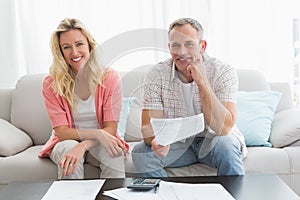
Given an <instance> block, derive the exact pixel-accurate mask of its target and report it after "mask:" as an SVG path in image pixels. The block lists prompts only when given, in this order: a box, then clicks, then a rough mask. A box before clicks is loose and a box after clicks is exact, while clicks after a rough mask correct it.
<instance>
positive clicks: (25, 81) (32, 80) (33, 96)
mask: <svg viewBox="0 0 300 200" xmlns="http://www.w3.org/2000/svg"><path fill="white" fill-rule="evenodd" d="M44 77H45V74H34V75H26V76H23V77H22V78H20V80H19V81H18V82H17V84H16V87H15V89H14V91H13V93H12V103H11V123H12V124H14V125H15V126H16V127H18V128H20V129H22V130H23V131H25V132H26V133H27V134H28V135H29V136H30V137H31V138H32V141H33V143H34V144H35V145H39V144H44V143H45V142H46V141H47V140H48V139H49V137H50V135H51V125H50V121H49V119H48V114H47V112H46V108H45V106H44V101H43V96H42V81H43V78H44Z"/></svg>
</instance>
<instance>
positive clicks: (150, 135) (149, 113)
mask: <svg viewBox="0 0 300 200" xmlns="http://www.w3.org/2000/svg"><path fill="white" fill-rule="evenodd" d="M151 117H154V118H163V111H162V110H148V109H143V110H142V134H143V138H144V142H145V143H146V144H147V145H149V146H151V142H152V140H153V139H154V138H155V136H154V132H153V129H152V126H151V123H150V119H151Z"/></svg>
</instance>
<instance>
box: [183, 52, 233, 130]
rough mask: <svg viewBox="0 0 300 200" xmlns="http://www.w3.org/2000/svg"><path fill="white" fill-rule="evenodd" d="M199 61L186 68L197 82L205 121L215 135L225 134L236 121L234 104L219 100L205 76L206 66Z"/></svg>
mask: <svg viewBox="0 0 300 200" xmlns="http://www.w3.org/2000/svg"><path fill="white" fill-rule="evenodd" d="M200 58H201V59H200V61H199V62H197V63H192V64H191V65H190V66H189V67H188V68H187V70H188V71H190V73H191V75H192V77H193V80H194V81H195V83H196V84H197V87H198V89H199V93H200V99H201V106H202V111H203V115H204V119H205V122H206V123H207V124H208V125H209V127H210V128H211V129H212V130H213V131H214V132H215V133H216V134H217V135H227V134H228V133H229V132H230V130H231V129H232V127H233V126H234V124H235V121H236V115H237V113H236V105H235V103H232V102H221V101H220V100H219V99H218V98H217V97H216V94H215V93H214V91H213V89H212V88H211V85H210V83H209V81H208V79H207V76H206V70H205V68H206V66H205V64H204V62H203V60H202V56H200Z"/></svg>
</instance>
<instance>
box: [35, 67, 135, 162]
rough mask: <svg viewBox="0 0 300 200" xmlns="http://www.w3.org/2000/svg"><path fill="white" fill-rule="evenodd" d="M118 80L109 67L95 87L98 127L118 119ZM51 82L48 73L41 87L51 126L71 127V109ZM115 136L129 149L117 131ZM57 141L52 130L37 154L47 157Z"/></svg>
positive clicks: (119, 109) (120, 100)
mask: <svg viewBox="0 0 300 200" xmlns="http://www.w3.org/2000/svg"><path fill="white" fill-rule="evenodd" d="M120 81H121V80H120V77H119V75H118V73H117V72H116V71H114V70H112V69H110V70H109V71H108V73H107V74H106V78H105V80H104V81H103V85H98V87H97V90H96V93H95V106H96V115H97V119H98V124H99V128H101V127H103V126H104V122H105V121H119V118H120V111H121V107H122V88H121V82H120ZM52 82H53V78H52V77H51V76H49V75H48V76H46V77H45V79H44V81H43V89H42V93H43V96H44V102H45V106H46V108H47V111H48V116H49V119H50V122H51V125H52V127H53V128H55V127H58V126H68V127H70V128H73V127H74V126H73V125H74V124H73V117H72V113H71V109H70V107H69V105H68V103H67V101H66V100H65V99H64V98H63V97H61V96H59V95H57V94H56V93H55V92H54V91H53V89H52V87H51V84H52ZM117 138H118V139H120V140H121V142H122V143H123V144H124V145H125V146H126V148H127V150H129V145H128V144H127V143H126V142H125V141H124V140H123V139H121V138H120V137H119V135H118V133H117ZM58 142H59V139H58V136H57V135H56V134H55V132H54V131H53V132H52V135H51V137H50V138H49V140H48V141H47V142H46V144H45V145H44V146H43V148H42V150H41V151H40V152H39V154H38V156H39V157H49V155H50V154H51V152H52V149H53V147H54V146H55V145H56V144H57V143H58Z"/></svg>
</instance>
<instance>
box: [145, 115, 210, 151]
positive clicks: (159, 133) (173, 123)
mask: <svg viewBox="0 0 300 200" xmlns="http://www.w3.org/2000/svg"><path fill="white" fill-rule="evenodd" d="M150 122H151V125H152V128H153V131H154V135H155V139H156V141H157V143H158V144H160V145H162V146H166V145H169V144H172V143H174V142H177V141H180V140H183V139H186V138H188V137H191V136H194V135H196V134H198V133H200V132H202V131H203V130H204V117H203V113H201V114H198V115H194V116H191V117H185V118H171V119H165V118H163V119H161V118H151V120H150Z"/></svg>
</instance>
